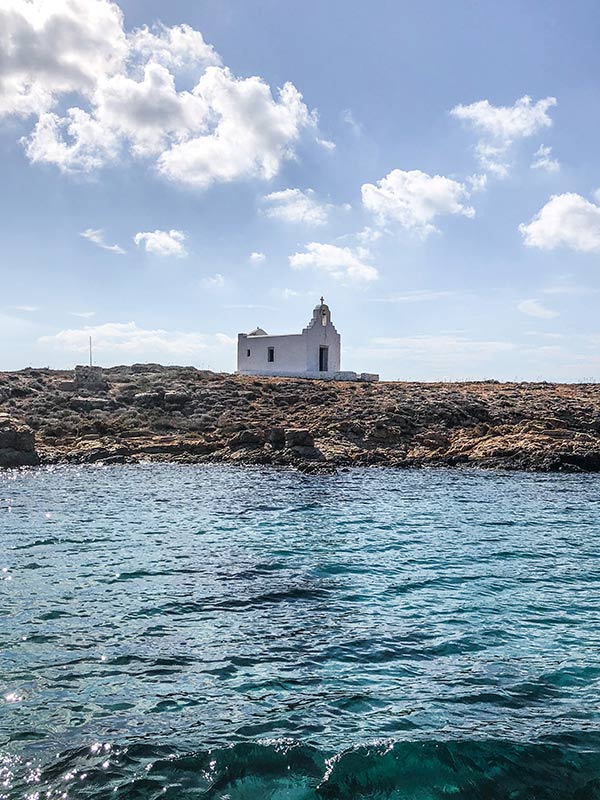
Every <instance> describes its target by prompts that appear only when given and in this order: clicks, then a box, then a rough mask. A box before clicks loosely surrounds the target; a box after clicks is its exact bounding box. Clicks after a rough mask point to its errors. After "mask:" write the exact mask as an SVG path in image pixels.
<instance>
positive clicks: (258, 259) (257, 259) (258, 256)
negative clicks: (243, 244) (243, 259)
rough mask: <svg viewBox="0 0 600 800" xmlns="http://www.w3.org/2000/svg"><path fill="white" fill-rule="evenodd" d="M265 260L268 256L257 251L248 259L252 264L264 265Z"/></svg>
mask: <svg viewBox="0 0 600 800" xmlns="http://www.w3.org/2000/svg"><path fill="white" fill-rule="evenodd" d="M265 259H266V255H265V254H264V253H260V252H258V251H256V250H255V251H254V252H252V253H250V255H249V257H248V260H249V261H250V262H251V263H252V264H262V263H263V261H264V260H265Z"/></svg>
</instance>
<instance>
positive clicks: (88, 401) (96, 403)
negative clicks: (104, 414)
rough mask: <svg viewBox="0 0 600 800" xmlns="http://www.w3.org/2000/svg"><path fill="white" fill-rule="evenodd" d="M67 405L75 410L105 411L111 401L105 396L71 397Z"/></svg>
mask: <svg viewBox="0 0 600 800" xmlns="http://www.w3.org/2000/svg"><path fill="white" fill-rule="evenodd" d="M69 405H70V406H71V408H73V409H74V410H75V411H96V410H100V411H107V410H108V409H109V408H110V407H111V406H112V402H111V400H109V399H108V398H107V397H73V398H71V400H70V402H69Z"/></svg>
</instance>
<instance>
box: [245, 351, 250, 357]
mask: <svg viewBox="0 0 600 800" xmlns="http://www.w3.org/2000/svg"><path fill="white" fill-rule="evenodd" d="M246 356H247V357H248V358H250V350H246Z"/></svg>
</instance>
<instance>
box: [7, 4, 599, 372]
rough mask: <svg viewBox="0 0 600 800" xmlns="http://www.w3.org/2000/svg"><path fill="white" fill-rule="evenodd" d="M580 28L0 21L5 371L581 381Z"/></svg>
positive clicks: (93, 8)
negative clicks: (308, 351) (326, 312)
mask: <svg viewBox="0 0 600 800" xmlns="http://www.w3.org/2000/svg"><path fill="white" fill-rule="evenodd" d="M599 37H600V6H599V5H598V4H597V3H596V2H593V0H590V1H589V2H588V1H587V0H573V2H570V3H564V2H562V0H561V1H559V2H553V1H552V0H530V1H529V2H528V3H523V2H521V0H506V1H505V2H503V3H492V2H475V1H474V0H454V2H452V3H449V2H447V0H420V2H418V3H417V2H397V0H371V2H369V3H366V2H359V1H358V0H343V1H342V0H328V2H322V0H170V1H169V3H165V2H159V0H121V2H119V3H118V4H117V3H113V2H109V0H0V369H2V370H12V369H20V368H23V367H27V366H34V367H42V366H50V367H53V368H71V367H72V366H73V365H74V364H77V363H85V362H86V360H87V347H88V339H89V336H92V338H93V342H94V358H95V362H96V363H97V364H100V365H103V366H111V365H115V364H130V363H136V362H147V361H151V362H160V363H164V364H185V365H193V366H196V367H200V368H210V369H213V370H223V371H228V372H231V371H234V370H235V366H236V365H235V353H236V344H235V343H236V337H237V334H238V333H239V332H241V331H249V330H251V329H252V328H254V327H256V326H261V327H263V328H265V329H266V330H267V331H268V332H269V333H273V334H280V333H297V332H300V330H301V329H302V328H303V327H304V326H305V325H306V324H307V323H308V321H309V319H310V317H311V313H312V309H313V307H314V306H315V304H316V303H317V302H318V299H319V297H320V296H321V295H323V296H324V297H325V300H326V302H327V303H328V304H329V306H330V308H331V313H332V321H333V322H334V324H335V325H336V327H337V329H338V331H339V332H340V333H341V335H342V368H343V369H346V370H355V371H358V372H362V371H365V372H379V373H380V374H381V377H382V378H384V379H388V380H465V379H499V380H552V381H554V380H559V381H595V380H600V315H599V314H598V312H597V308H598V304H599V302H600V148H599V146H598V129H599V123H600V48H598V40H599Z"/></svg>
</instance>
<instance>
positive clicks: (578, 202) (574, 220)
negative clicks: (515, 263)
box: [519, 192, 600, 253]
mask: <svg viewBox="0 0 600 800" xmlns="http://www.w3.org/2000/svg"><path fill="white" fill-rule="evenodd" d="M519 230H520V231H521V234H522V236H523V240H524V242H525V244H526V245H527V246H528V247H538V248H540V249H541V250H554V249H555V248H557V247H568V248H570V249H571V250H577V251H579V252H582V253H592V252H599V251H600V206H597V205H595V204H594V203H591V202H590V201H589V200H586V199H585V198H584V197H581V195H579V194H575V193H574V192H567V193H566V194H556V195H553V196H552V197H551V198H550V200H548V202H547V203H546V205H544V206H543V207H542V208H541V209H540V211H538V213H537V214H536V215H535V217H534V218H533V219H532V220H531V222H529V223H527V224H525V223H522V224H521V225H519Z"/></svg>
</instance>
